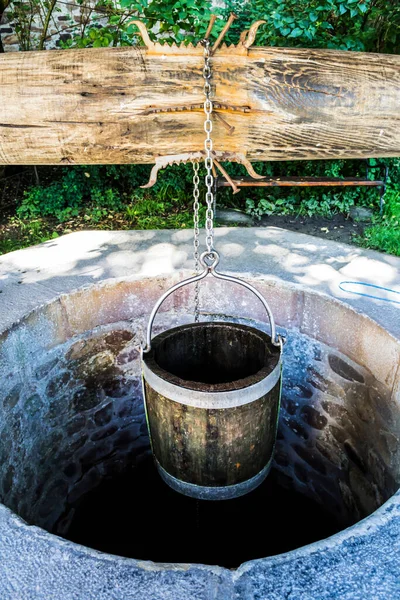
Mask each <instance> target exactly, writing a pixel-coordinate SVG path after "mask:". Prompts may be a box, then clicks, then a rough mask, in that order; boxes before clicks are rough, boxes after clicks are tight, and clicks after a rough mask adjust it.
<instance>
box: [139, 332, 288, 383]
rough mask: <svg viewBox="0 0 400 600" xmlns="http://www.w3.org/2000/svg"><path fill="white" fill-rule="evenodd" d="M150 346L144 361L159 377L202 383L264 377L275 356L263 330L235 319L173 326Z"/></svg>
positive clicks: (254, 380)
mask: <svg viewBox="0 0 400 600" xmlns="http://www.w3.org/2000/svg"><path fill="white" fill-rule="evenodd" d="M152 347H153V350H152V352H151V354H150V357H149V358H147V357H146V361H148V363H149V365H150V364H151V365H152V367H153V368H155V371H156V373H157V374H159V375H160V376H161V377H163V378H165V379H168V380H172V379H173V378H171V377H170V375H173V376H175V377H177V378H179V379H181V380H184V381H186V382H198V383H205V384H226V383H228V384H229V383H232V382H236V381H238V380H243V379H247V378H250V380H249V381H248V382H247V385H250V384H251V383H255V382H257V381H260V380H261V379H263V378H264V377H266V376H267V375H268V374H269V373H270V372H271V371H272V369H273V368H274V367H275V366H276V364H277V362H278V359H279V350H278V349H277V348H275V347H274V346H273V345H272V344H271V341H270V337H269V336H268V335H267V334H265V333H263V332H261V331H258V330H257V329H255V328H253V327H249V326H247V325H239V324H235V323H217V322H213V323H191V324H190V325H183V326H181V327H176V328H174V329H171V330H169V331H167V332H165V333H162V334H160V335H158V336H157V337H155V338H154V339H153V341H152ZM151 359H153V360H151ZM150 361H151V362H150Z"/></svg>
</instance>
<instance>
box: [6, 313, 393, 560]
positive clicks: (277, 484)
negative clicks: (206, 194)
mask: <svg viewBox="0 0 400 600" xmlns="http://www.w3.org/2000/svg"><path fill="white" fill-rule="evenodd" d="M166 320H167V322H168V321H169V322H170V317H169V316H168V315H167V316H166ZM136 336H137V337H136ZM140 337H141V336H139V335H137V333H136V324H135V323H133V324H132V323H130V322H119V323H115V324H110V325H107V326H102V327H97V328H95V329H93V330H88V331H86V332H85V333H84V334H81V335H77V336H75V337H74V338H72V339H69V340H68V341H67V342H65V343H62V344H59V345H57V344H55V345H54V346H53V347H52V348H51V349H50V350H46V351H42V350H41V349H40V339H39V337H38V336H36V335H32V336H30V337H29V324H28V325H26V324H24V323H22V324H21V326H20V327H16V328H14V329H13V330H12V331H11V332H10V334H9V337H8V339H7V342H6V345H5V346H3V354H2V355H1V356H0V359H1V360H0V377H1V383H2V385H1V386H0V499H1V501H2V502H3V503H4V504H5V505H6V506H8V507H9V508H10V509H11V510H13V511H14V512H15V513H17V514H19V515H20V516H21V517H22V518H23V519H25V520H26V521H27V522H28V523H30V524H34V525H38V526H39V527H42V528H44V529H46V530H48V531H50V532H53V533H56V534H57V535H60V536H63V537H65V538H68V539H71V540H73V541H77V542H81V543H83V544H86V545H87V546H90V547H94V548H97V549H99V550H102V551H106V552H112V553H115V554H119V555H123V556H130V557H135V558H138V559H149V560H154V561H160V562H173V561H180V562H190V561H196V562H203V563H209V564H219V565H225V566H228V567H236V566H238V565H239V564H240V563H241V562H243V561H245V560H249V559H254V558H261V557H264V556H268V555H272V554H277V553H280V552H283V551H289V550H293V549H295V548H298V547H299V546H302V545H304V544H307V543H310V542H312V541H316V540H319V539H322V538H324V537H326V536H327V535H330V534H332V533H335V532H336V531H339V530H340V529H343V528H344V527H347V526H349V525H351V524H354V523H356V522H357V521H359V520H360V519H362V518H364V517H366V516H368V515H369V514H371V513H372V512H374V511H375V510H376V509H377V508H378V507H379V506H381V505H382V504H383V503H384V502H385V501H386V500H387V499H388V498H389V497H390V496H391V495H392V494H393V493H394V492H395V491H396V490H397V489H398V488H399V482H400V464H399V456H400V454H399V437H400V436H399V428H400V410H399V406H398V403H396V402H395V401H393V397H392V391H391V389H389V388H388V387H387V386H386V384H385V382H381V381H378V380H377V379H376V378H375V377H374V376H373V375H372V374H371V372H370V371H369V370H368V368H367V367H366V366H365V364H364V366H361V365H360V364H358V363H357V362H355V361H354V360H351V359H350V358H349V357H347V356H345V355H343V354H341V353H340V352H338V351H337V350H335V349H333V348H330V347H328V346H326V345H324V344H322V343H320V342H316V341H315V340H314V339H312V338H309V337H307V336H305V335H303V334H300V333H299V332H298V331H297V330H295V329H292V330H289V331H288V336H287V339H288V341H287V344H286V345H285V348H284V356H283V364H284V367H283V388H282V407H281V413H280V420H279V428H278V439H277V443H276V451H275V459H274V463H273V469H272V471H271V474H270V475H269V477H268V478H267V480H266V481H265V483H264V484H263V485H262V486H260V488H258V489H257V490H255V491H254V492H252V493H251V494H249V495H248V496H245V497H243V498H239V499H237V500H230V501H226V502H208V503H207V502H202V503H201V502H196V501H195V500H192V499H190V498H185V497H184V496H180V495H179V494H177V493H175V492H173V491H172V490H170V489H169V488H168V486H167V485H165V484H164V483H163V482H162V481H161V480H160V478H159V476H158V474H157V472H156V470H155V468H154V466H153V461H152V457H151V454H150V449H149V439H148V433H147V425H146V419H145V414H144V407H143V401H142V392H141V382H140V357H139V353H138V343H139V340H140ZM206 347H207V348H208V345H207V344H206ZM4 348H5V350H4ZM253 348H254V349H255V350H254V354H252V357H253V359H252V360H254V363H253V362H252V361H248V363H246V364H247V366H246V370H245V371H240V373H239V374H240V375H245V376H248V375H249V373H251V372H253V373H254V372H255V371H256V370H257V369H258V368H259V367H260V365H262V363H263V358H264V357H263V355H262V349H261V343H260V344H259V342H258V341H256V342H255V343H254V345H253ZM225 352H226V350H224V349H223V344H219V345H218V346H214V353H213V356H214V357H217V359H218V365H219V367H218V369H216V372H218V370H219V368H221V369H224V368H225V367H224V364H225V361H226V354H224V353H225ZM163 356H164V357H165V358H166V359H167V358H168V356H169V354H168V352H164V353H163ZM205 356H206V357H207V354H206V355H205ZM221 357H223V358H221ZM177 358H179V357H176V356H175V357H174V364H176V363H179V360H177ZM196 360H197V359H196ZM229 360H230V361H231V362H232V361H233V358H231V359H229ZM365 362H366V360H364V363H365ZM249 363H251V364H249ZM236 367H237V369H238V370H239V369H241V368H242V363H241V361H239V364H238V363H236V366H235V370H234V373H235V376H236V377H238V376H239V375H238V372H237V371H236ZM181 374H182V375H185V376H187V374H185V373H181ZM228 376H230V375H229V373H227V371H226V369H225V371H224V376H223V377H222V379H225V378H226V377H228ZM218 377H219V375H218Z"/></svg>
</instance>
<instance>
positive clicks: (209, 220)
mask: <svg viewBox="0 0 400 600" xmlns="http://www.w3.org/2000/svg"><path fill="white" fill-rule="evenodd" d="M202 44H203V46H204V67H203V77H204V87H203V90H204V95H205V101H204V114H205V117H206V119H205V121H204V131H205V133H206V139H205V140H204V149H205V151H206V157H205V160H204V165H205V168H206V176H205V184H206V223H205V228H206V246H207V252H209V253H212V252H213V250H214V194H213V186H214V177H213V171H212V170H213V158H212V150H213V143H212V139H211V133H212V129H213V127H212V121H211V114H212V111H213V105H212V101H211V99H210V95H211V66H210V56H211V52H210V41H209V40H207V39H204V40H203V41H202ZM199 183H200V179H199V163H197V162H193V232H194V239H193V249H194V250H193V257H194V267H195V271H196V275H197V274H198V273H199V272H200V253H199V246H200V242H199V235H200V228H199V210H200V203H199V196H200V192H199ZM199 318H200V283H199V282H197V283H196V288H195V295H194V321H195V323H198V322H199Z"/></svg>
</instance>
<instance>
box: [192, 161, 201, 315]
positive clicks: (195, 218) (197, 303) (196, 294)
mask: <svg viewBox="0 0 400 600" xmlns="http://www.w3.org/2000/svg"><path fill="white" fill-rule="evenodd" d="M199 167H200V165H199V163H198V162H194V163H193V231H194V239H193V248H194V250H193V258H194V268H195V271H196V275H198V274H199V272H200V253H199V245H200V242H199V235H200V228H199V210H200V203H199V196H200V191H199V183H200V179H199ZM199 307H200V283H199V282H198V281H197V283H196V287H195V292H194V322H195V323H198V322H199V313H200V308H199Z"/></svg>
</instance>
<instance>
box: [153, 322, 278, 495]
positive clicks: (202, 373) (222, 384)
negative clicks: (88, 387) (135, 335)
mask: <svg viewBox="0 0 400 600" xmlns="http://www.w3.org/2000/svg"><path fill="white" fill-rule="evenodd" d="M143 377H144V392H145V404H146V412H147V421H148V427H149V432H150V437H151V443H152V449H153V454H154V458H155V461H156V465H157V468H158V470H159V472H160V475H161V477H162V478H163V479H164V481H165V482H166V483H167V484H168V485H169V486H170V487H172V488H173V489H175V490H176V491H179V492H181V493H183V494H185V495H187V496H192V497H194V498H201V499H210V500H222V499H229V498H235V497H238V496H242V495H243V494H246V493H248V492H250V491H251V490H253V489H255V488H256V487H257V486H258V485H259V484H260V483H261V482H262V481H263V480H264V479H265V477H266V476H267V474H268V472H269V470H270V467H271V461H272V456H273V451H274V445H275V437H276V429H277V421H278V414H279V403H280V387H281V349H280V348H279V347H277V346H276V345H273V344H272V343H271V338H270V336H268V335H267V334H266V333H264V332H262V331H259V330H257V329H255V328H253V327H249V326H247V325H241V324H236V323H225V322H208V323H192V324H189V325H183V326H181V327H176V328H174V329H170V330H168V331H166V332H164V333H161V334H160V335H158V336H156V337H155V338H154V339H153V340H152V342H151V349H150V351H149V352H148V353H146V354H144V356H143Z"/></svg>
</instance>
